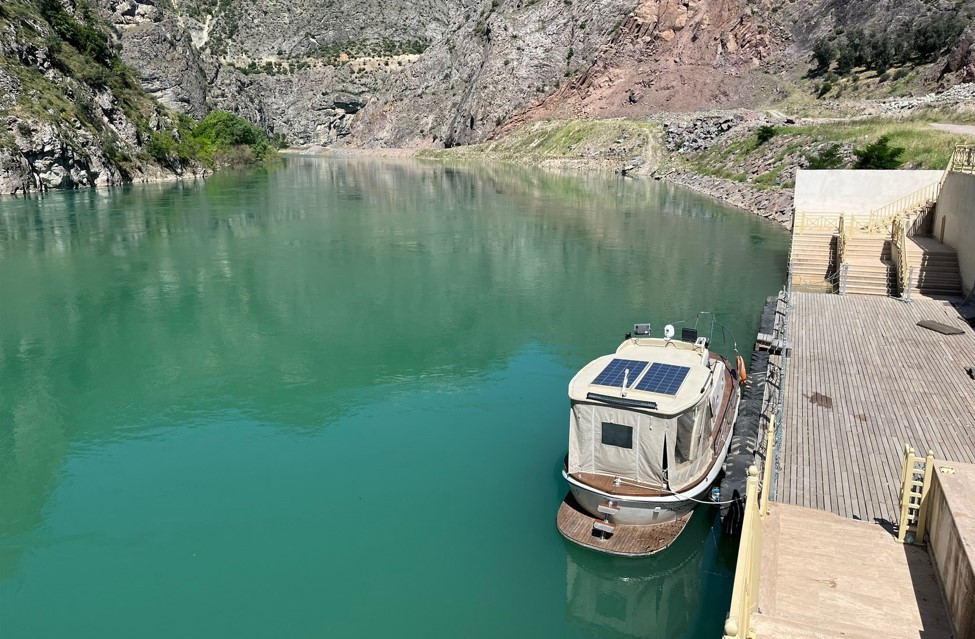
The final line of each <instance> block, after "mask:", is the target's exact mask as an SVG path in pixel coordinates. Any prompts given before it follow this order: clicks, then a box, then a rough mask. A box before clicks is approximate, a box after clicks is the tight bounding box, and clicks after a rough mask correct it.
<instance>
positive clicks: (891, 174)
mask: <svg viewBox="0 0 975 639" xmlns="http://www.w3.org/2000/svg"><path fill="white" fill-rule="evenodd" d="M942 174H943V172H942V171H850V170H828V171H809V170H800V171H799V172H798V173H797V174H796V189H795V198H796V199H795V201H796V214H797V215H798V214H801V213H807V214H821V213H835V214H836V216H837V217H839V214H840V213H853V214H864V213H869V212H870V211H872V210H873V209H876V208H880V207H881V206H886V205H887V204H890V203H891V202H893V201H894V200H899V199H900V198H902V197H904V196H905V195H910V194H911V193H914V192H915V191H919V190H921V189H923V188H924V187H926V186H928V185H930V184H934V183H935V182H938V181H940V180H941V176H942Z"/></svg>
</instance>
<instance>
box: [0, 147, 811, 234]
mask: <svg viewBox="0 0 975 639" xmlns="http://www.w3.org/2000/svg"><path fill="white" fill-rule="evenodd" d="M430 150H431V149H406V148H400V147H389V148H355V147H339V148H335V147H325V146H320V145H312V146H308V147H288V148H285V149H281V150H280V151H279V153H280V154H281V155H282V156H284V157H287V156H293V157H327V158H373V159H427V160H437V161H441V162H443V161H447V160H459V161H474V162H499V163H502V164H515V165H531V166H535V167H539V168H542V169H545V170H546V171H566V170H571V171H581V172H585V173H602V174H609V173H611V172H612V173H615V174H617V175H623V176H625V177H630V178H634V179H653V180H658V181H666V182H669V183H671V184H674V185H677V186H682V187H684V188H687V189H690V190H692V191H694V192H696V193H699V194H701V195H705V196H707V197H710V198H711V199H714V200H717V201H719V202H722V203H724V204H728V205H731V206H734V207H735V208H738V209H741V210H742V211H745V212H747V213H750V214H752V215H755V216H757V217H760V218H762V219H766V220H769V221H771V222H775V223H777V224H781V225H782V226H783V227H785V228H786V229H791V228H792V217H793V211H794V207H793V198H792V194H791V193H790V192H788V191H784V190H775V189H768V190H762V189H757V188H754V187H752V186H749V185H748V184H743V183H741V182H734V181H732V180H727V179H723V178H718V177H713V176H709V175H703V174H700V173H695V172H692V171H682V170H679V169H676V168H662V167H656V168H654V167H646V166H645V167H640V169H638V170H635V171H628V170H626V169H625V168H624V167H621V166H618V165H617V164H615V163H613V162H611V161H608V160H607V159H605V158H599V159H597V158H568V157H565V158H560V157H550V158H531V157H528V156H520V157H517V156H516V157H511V156H506V157H495V156H492V155H491V154H483V155H482V157H471V156H470V155H465V154H463V153H456V154H451V153H449V152H448V153H447V156H448V157H445V156H444V155H443V154H442V150H441V149H436V150H434V151H436V152H437V153H436V155H434V156H432V157H429V156H428V157H422V156H421V154H422V153H424V152H427V151H430ZM450 156H453V157H450ZM217 172H219V170H217V171H210V170H207V169H203V170H201V171H199V172H197V171H192V172H186V173H184V174H183V175H176V174H173V173H168V174H167V173H166V172H163V171H160V172H158V173H156V174H155V175H152V176H147V175H143V176H141V177H140V178H139V179H135V180H131V181H128V182H121V183H119V184H101V185H92V186H86V187H82V188H76V189H48V190H39V189H30V190H25V191H16V192H13V193H0V202H2V200H3V198H22V197H31V196H37V195H44V194H45V193H51V192H57V191H81V190H87V189H96V190H97V189H106V188H107V189H113V188H120V187H125V186H127V185H130V184H162V183H166V182H181V181H196V180H206V179H207V178H209V177H210V176H212V175H214V174H215V173H217Z"/></svg>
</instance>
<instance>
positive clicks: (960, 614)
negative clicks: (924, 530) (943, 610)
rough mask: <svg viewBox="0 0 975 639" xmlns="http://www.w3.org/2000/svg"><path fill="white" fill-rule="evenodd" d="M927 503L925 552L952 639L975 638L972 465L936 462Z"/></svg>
mask: <svg viewBox="0 0 975 639" xmlns="http://www.w3.org/2000/svg"><path fill="white" fill-rule="evenodd" d="M942 466H945V467H951V468H953V469H954V474H953V475H949V474H945V473H943V472H941V470H940V469H941V467H942ZM926 502H927V504H928V506H927V508H928V552H929V553H930V554H931V562H932V563H933V564H934V569H935V572H936V573H937V574H938V578H939V581H940V582H941V588H942V591H943V593H944V596H945V603H946V604H947V606H948V614H949V615H950V616H951V621H952V625H953V626H954V628H955V639H975V465H971V464H956V463H953V462H942V461H936V462H935V465H934V478H933V481H932V482H931V489H930V490H929V492H928V496H927V499H926Z"/></svg>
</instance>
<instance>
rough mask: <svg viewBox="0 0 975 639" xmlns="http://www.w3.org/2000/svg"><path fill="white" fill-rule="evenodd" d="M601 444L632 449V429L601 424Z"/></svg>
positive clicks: (609, 423)
mask: <svg viewBox="0 0 975 639" xmlns="http://www.w3.org/2000/svg"><path fill="white" fill-rule="evenodd" d="M603 444H607V445H609V446H619V447H620V448H633V427H632V426H624V425H623V424H614V423H613V422H603Z"/></svg>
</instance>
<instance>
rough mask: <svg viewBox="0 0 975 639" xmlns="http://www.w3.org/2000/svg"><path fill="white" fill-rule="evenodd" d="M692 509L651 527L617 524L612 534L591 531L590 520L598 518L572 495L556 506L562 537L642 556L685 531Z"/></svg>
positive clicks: (579, 542) (591, 521)
mask: <svg viewBox="0 0 975 639" xmlns="http://www.w3.org/2000/svg"><path fill="white" fill-rule="evenodd" d="M693 512H694V511H690V512H688V513H687V514H685V515H682V516H681V517H679V518H677V520H675V521H673V522H670V523H666V524H657V525H654V526H623V525H617V527H616V532H614V533H613V534H612V535H606V536H597V535H595V534H593V532H594V531H593V527H592V525H593V522H594V521H597V520H596V519H594V518H593V516H592V515H590V514H589V513H587V512H583V511H582V509H581V508H579V506H578V505H576V503H575V500H574V499H572V496H571V495H567V496H566V498H565V500H563V501H562V505H561V506H560V507H559V515H558V527H559V532H560V533H562V536H563V537H565V538H566V539H568V540H569V541H571V542H573V543H576V544H579V545H580V546H584V547H586V548H592V549H593V550H598V551H600V552H605V553H609V554H611V555H622V556H624V557H642V556H647V555H653V554H656V553H658V552H660V551H661V550H663V549H664V548H667V547H668V546H670V545H671V544H672V543H674V541H676V539H677V537H678V536H680V534H681V533H682V532H684V527H685V526H687V522H689V521H690V520H691V515H692V514H693Z"/></svg>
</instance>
